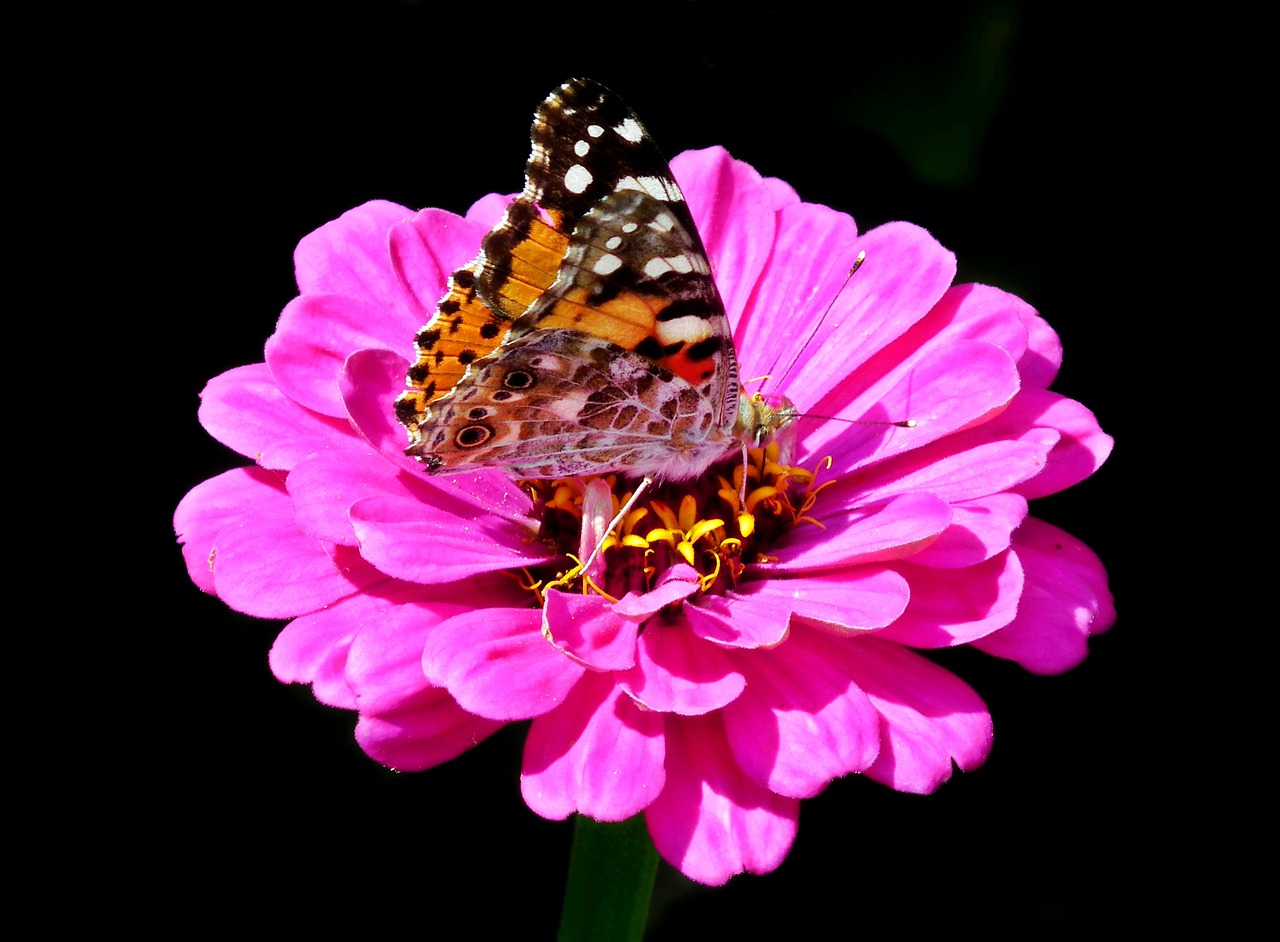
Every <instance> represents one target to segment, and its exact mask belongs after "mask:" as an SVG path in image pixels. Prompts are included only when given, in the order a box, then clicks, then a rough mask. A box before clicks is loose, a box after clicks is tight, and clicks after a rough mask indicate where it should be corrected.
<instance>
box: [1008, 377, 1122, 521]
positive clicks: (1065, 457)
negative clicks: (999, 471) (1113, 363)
mask: <svg viewBox="0 0 1280 942" xmlns="http://www.w3.org/2000/svg"><path fill="white" fill-rule="evenodd" d="M1009 411H1011V412H1014V413H1015V414H1014V415H1013V416H1010V421H1016V420H1018V419H1025V420H1026V421H1027V422H1028V423H1029V424H1031V425H1034V426H1047V427H1049V428H1052V429H1054V430H1056V431H1057V432H1058V433H1059V435H1060V439H1059V441H1058V443H1057V445H1056V446H1055V447H1054V449H1053V451H1051V452H1050V453H1049V456H1048V460H1047V461H1046V462H1045V467H1044V470H1043V471H1041V472H1040V474H1038V475H1037V476H1036V477H1034V478H1032V479H1031V480H1029V481H1026V482H1024V483H1022V484H1019V485H1018V486H1017V492H1018V493H1019V494H1021V495H1022V496H1023V497H1026V498H1029V499H1031V498H1036V497H1045V496H1047V495H1049V494H1056V493H1057V492H1058V491H1062V490H1065V489H1066V488H1068V487H1071V486H1072V485H1073V484H1078V483H1080V482H1081V481H1083V480H1084V479H1085V478H1087V477H1089V475H1091V474H1093V472H1094V471H1096V470H1098V468H1100V467H1101V466H1102V463H1103V462H1104V461H1106V460H1107V456H1108V455H1110V454H1111V449H1112V447H1113V446H1114V445H1115V440H1114V439H1113V438H1112V437H1111V436H1110V435H1107V434H1106V433H1104V432H1103V431H1102V429H1101V428H1100V427H1099V426H1098V420H1097V419H1095V418H1094V416H1093V413H1092V412H1090V411H1089V410H1088V409H1086V408H1085V407H1084V406H1082V405H1081V404H1080V403H1078V402H1076V401H1075V400H1072V399H1067V398H1065V397H1063V396H1059V395H1057V394H1056V393H1051V392H1043V391H1038V390H1028V391H1024V393H1023V394H1022V395H1019V396H1018V397H1017V399H1015V400H1014V403H1013V406H1012V407H1011V409H1010V410H1009ZM1002 418H1003V417H1002Z"/></svg>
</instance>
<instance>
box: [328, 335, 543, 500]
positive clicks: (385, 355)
mask: <svg viewBox="0 0 1280 942" xmlns="http://www.w3.org/2000/svg"><path fill="white" fill-rule="evenodd" d="M408 368H409V362H408V361H407V360H405V359H404V358H403V357H401V356H400V355H398V354H395V353H392V352H390V351H388V350H357V351H356V352H355V353H353V354H351V356H349V357H347V361H346V363H345V364H344V365H343V370H342V380H341V390H342V397H343V402H344V403H345V405H346V409H347V414H348V415H349V416H350V419H351V424H352V425H353V426H355V428H356V430H357V431H358V432H359V434H360V436H361V437H362V438H364V439H365V441H367V442H368V443H369V444H370V445H371V446H372V447H373V448H375V449H377V451H378V453H379V454H381V455H382V456H383V457H384V458H386V459H387V460H388V461H390V462H391V463H392V464H393V465H395V467H397V468H399V469H400V470H401V471H403V472H405V473H406V474H408V475H410V476H411V477H413V478H414V479H415V480H419V481H422V482H424V483H425V484H428V485H429V486H430V487H431V488H432V489H434V490H436V491H439V492H441V493H443V494H448V495H450V496H451V497H452V498H454V499H456V500H461V501H465V502H466V503H468V504H471V505H473V506H475V507H479V508H480V509H482V510H485V511H487V512H489V513H491V514H493V515H495V516H498V517H506V518H508V519H511V520H523V519H525V518H527V517H528V514H529V511H530V509H531V508H532V506H533V505H532V502H531V501H530V500H529V496H528V495H527V494H525V493H524V491H522V490H521V489H520V488H519V487H517V486H516V484H515V482H514V481H511V480H510V479H509V478H507V477H506V476H505V475H504V474H502V473H501V472H499V471H492V470H489V471H477V472H474V473H470V474H452V475H437V476H434V477H428V476H427V470H426V468H425V466H424V465H423V464H422V463H421V462H420V461H418V460H417V459H415V458H410V457H409V456H408V455H406V454H405V453H404V449H405V446H406V445H407V444H408V441H409V439H408V434H407V433H406V432H405V429H404V426H403V425H401V424H400V422H399V421H398V420H397V419H396V417H395V411H394V404H395V400H396V397H397V396H399V395H400V393H401V392H403V391H404V378H405V371H406V370H408Z"/></svg>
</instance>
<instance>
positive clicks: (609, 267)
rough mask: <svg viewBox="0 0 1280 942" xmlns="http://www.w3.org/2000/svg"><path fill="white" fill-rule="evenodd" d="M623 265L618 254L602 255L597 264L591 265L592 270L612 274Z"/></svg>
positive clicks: (598, 273) (597, 272)
mask: <svg viewBox="0 0 1280 942" xmlns="http://www.w3.org/2000/svg"><path fill="white" fill-rule="evenodd" d="M621 267H622V259H620V258H618V256H616V255H601V256H600V257H599V258H598V259H596V261H595V264H594V265H592V266H591V270H592V271H593V272H595V273H596V274H597V275H612V274H613V273H614V272H615V271H617V270H618V269H619V268H621Z"/></svg>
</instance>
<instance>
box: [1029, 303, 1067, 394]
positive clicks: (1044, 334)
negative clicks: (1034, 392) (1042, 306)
mask: <svg viewBox="0 0 1280 942" xmlns="http://www.w3.org/2000/svg"><path fill="white" fill-rule="evenodd" d="M1018 316H1019V317H1021V318H1022V322H1023V324H1025V325H1026V328H1027V352H1026V353H1024V354H1023V355H1022V357H1021V358H1020V359H1019V360H1018V372H1019V373H1020V374H1021V375H1022V386H1023V388H1024V389H1048V388H1049V384H1050V383H1052V382H1053V380H1054V377H1056V376H1057V375H1058V368H1059V367H1061V366H1062V341H1061V340H1059V339H1058V335H1057V333H1055V332H1054V330H1053V328H1052V327H1050V326H1049V324H1048V322H1046V321H1045V319H1044V318H1043V317H1041V316H1040V315H1039V314H1037V313H1036V311H1035V309H1034V308H1032V307H1031V306H1030V305H1026V306H1024V307H1021V308H1019V309H1018Z"/></svg>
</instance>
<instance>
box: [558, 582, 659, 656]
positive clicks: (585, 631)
mask: <svg viewBox="0 0 1280 942" xmlns="http://www.w3.org/2000/svg"><path fill="white" fill-rule="evenodd" d="M639 627H640V624H639V622H638V621H636V620H635V619H631V618H624V617H623V616H622V615H619V614H618V613H617V612H616V611H614V606H613V605H612V604H611V603H610V602H609V600H608V599H605V598H602V597H600V596H598V595H578V594H576V593H574V592H561V591H559V590H554V589H553V590H551V591H549V592H547V594H546V603H545V604H544V605H543V607H542V634H543V635H544V636H545V637H546V639H547V640H548V641H550V642H551V643H552V644H554V645H555V646H556V647H557V648H559V649H560V650H561V651H563V652H564V653H565V654H567V655H568V656H569V657H571V658H573V660H575V661H577V662H578V663H579V664H581V665H582V666H583V667H587V668H589V669H591V670H597V671H615V670H626V669H627V668H629V667H631V666H633V665H634V664H635V662H636V636H637V632H638V631H639Z"/></svg>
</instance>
